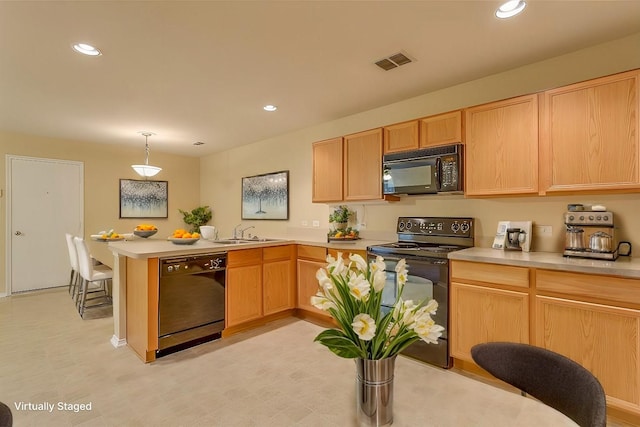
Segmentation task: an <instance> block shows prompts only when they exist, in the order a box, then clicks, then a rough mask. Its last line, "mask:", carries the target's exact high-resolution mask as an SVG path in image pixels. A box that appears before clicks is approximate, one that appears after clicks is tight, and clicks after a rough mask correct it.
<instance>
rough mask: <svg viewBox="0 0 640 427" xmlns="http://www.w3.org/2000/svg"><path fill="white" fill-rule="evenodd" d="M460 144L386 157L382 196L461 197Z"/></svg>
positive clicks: (384, 160) (386, 155) (393, 154)
mask: <svg viewBox="0 0 640 427" xmlns="http://www.w3.org/2000/svg"><path fill="white" fill-rule="evenodd" d="M462 147H463V146H462V144H452V145H444V146H441V147H434V148H425V149H421V150H413V151H405V152H401V153H391V154H385V155H384V158H383V191H384V194H407V195H409V194H435V193H460V194H461V193H462V182H463V179H462V171H463V167H462V158H463V156H462Z"/></svg>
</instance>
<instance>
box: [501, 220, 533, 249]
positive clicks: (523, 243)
mask: <svg viewBox="0 0 640 427" xmlns="http://www.w3.org/2000/svg"><path fill="white" fill-rule="evenodd" d="M532 227H533V222H532V221H499V222H498V230H497V231H496V237H495V238H494V239H493V244H492V245H491V247H492V248H494V249H503V250H505V251H522V252H529V251H530V250H531V230H532Z"/></svg>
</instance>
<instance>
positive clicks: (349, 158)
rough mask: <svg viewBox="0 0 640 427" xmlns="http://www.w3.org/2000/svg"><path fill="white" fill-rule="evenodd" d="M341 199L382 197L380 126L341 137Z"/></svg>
mask: <svg viewBox="0 0 640 427" xmlns="http://www.w3.org/2000/svg"><path fill="white" fill-rule="evenodd" d="M343 188H344V192H343V197H344V200H376V199H382V198H383V197H382V128H378V129H373V130H369V131H365V132H359V133H355V134H352V135H347V136H345V137H344V182H343Z"/></svg>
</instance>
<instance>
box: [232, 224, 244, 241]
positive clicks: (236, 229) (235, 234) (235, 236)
mask: <svg viewBox="0 0 640 427" xmlns="http://www.w3.org/2000/svg"><path fill="white" fill-rule="evenodd" d="M241 225H242V223H240V224H238V225H236V226H235V227H233V238H234V239H237V238H238V227H240V226H241ZM242 232H243V233H244V230H243V231H242Z"/></svg>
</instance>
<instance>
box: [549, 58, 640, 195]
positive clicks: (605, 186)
mask: <svg viewBox="0 0 640 427" xmlns="http://www.w3.org/2000/svg"><path fill="white" fill-rule="evenodd" d="M639 78H640V71H638V70H635V71H630V72H626V73H621V74H616V75H613V76H608V77H603V78H599V79H594V80H589V81H586V82H582V83H577V84H573V85H569V86H565V87H561V88H557V89H552V90H548V91H546V92H544V97H543V99H542V102H541V107H540V116H541V117H540V119H541V135H540V156H541V164H540V167H541V192H562V191H576V190H611V189H636V188H640V177H639V173H640V145H639V139H638V138H640V136H639V135H640V114H639V113H640V111H639V104H640V85H639V81H638V80H639Z"/></svg>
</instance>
